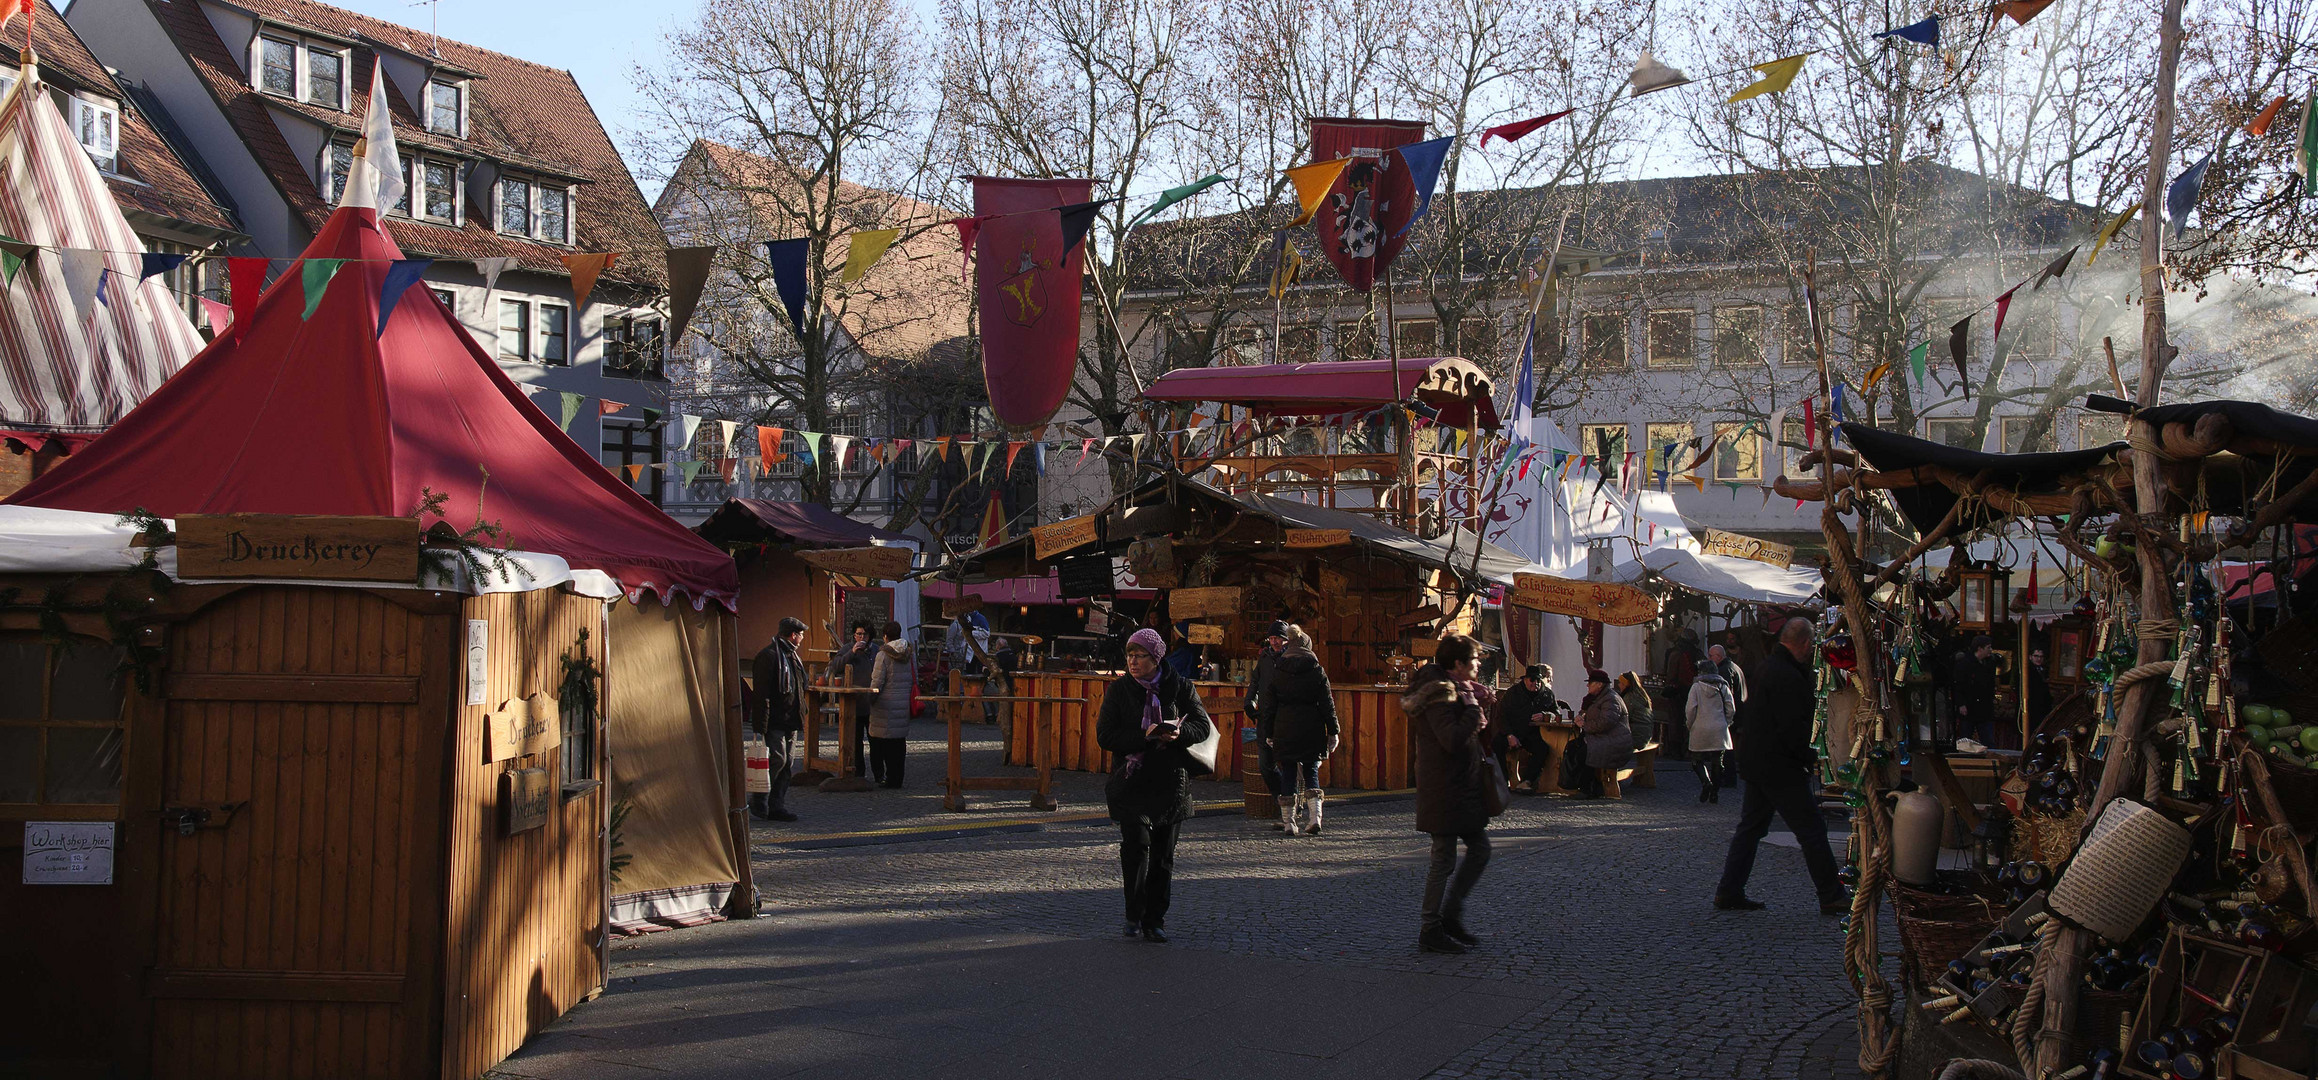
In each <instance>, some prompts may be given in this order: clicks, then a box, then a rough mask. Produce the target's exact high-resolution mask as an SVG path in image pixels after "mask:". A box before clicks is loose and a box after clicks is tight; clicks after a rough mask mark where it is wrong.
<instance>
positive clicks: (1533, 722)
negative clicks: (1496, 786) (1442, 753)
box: [1489, 664, 1560, 795]
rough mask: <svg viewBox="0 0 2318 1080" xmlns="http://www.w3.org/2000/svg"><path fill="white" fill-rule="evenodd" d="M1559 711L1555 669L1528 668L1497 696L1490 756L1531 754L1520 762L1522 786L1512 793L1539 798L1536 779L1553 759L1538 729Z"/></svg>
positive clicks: (1490, 737) (1542, 667)
mask: <svg viewBox="0 0 2318 1080" xmlns="http://www.w3.org/2000/svg"><path fill="white" fill-rule="evenodd" d="M1559 707H1560V706H1559V704H1558V703H1557V702H1555V701H1554V699H1553V669H1552V668H1551V667H1548V666H1546V665H1544V664H1531V665H1529V669H1528V670H1527V671H1524V672H1522V673H1521V681H1519V682H1516V683H1514V684H1513V685H1512V687H1510V688H1508V689H1507V690H1506V691H1505V692H1504V693H1503V694H1500V695H1498V696H1497V709H1496V711H1495V713H1494V714H1493V718H1492V720H1491V721H1490V724H1489V751H1490V753H1493V754H1495V755H1497V760H1499V761H1503V760H1505V752H1506V750H1507V749H1508V748H1509V747H1511V746H1515V745H1518V746H1520V747H1521V749H1523V750H1524V751H1527V752H1528V756H1527V757H1525V758H1523V759H1522V762H1521V783H1520V785H1519V786H1517V787H1515V788H1514V789H1513V790H1515V791H1517V792H1520V793H1522V794H1524V795H1535V794H1537V778H1538V777H1539V776H1541V775H1543V774H1544V773H1545V768H1546V764H1547V763H1548V762H1549V761H1550V760H1551V759H1552V757H1553V750H1552V749H1551V747H1549V746H1548V745H1547V744H1546V741H1545V736H1544V735H1543V734H1541V733H1540V732H1539V730H1538V725H1539V724H1545V723H1551V722H1552V721H1553V720H1554V719H1555V713H1556V711H1557V710H1558V709H1559Z"/></svg>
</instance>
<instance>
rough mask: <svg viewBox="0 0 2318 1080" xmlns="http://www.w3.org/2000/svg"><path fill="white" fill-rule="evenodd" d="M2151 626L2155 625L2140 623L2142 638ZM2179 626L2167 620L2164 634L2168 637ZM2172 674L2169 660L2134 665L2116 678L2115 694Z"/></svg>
mask: <svg viewBox="0 0 2318 1080" xmlns="http://www.w3.org/2000/svg"><path fill="white" fill-rule="evenodd" d="M2152 625H2155V624H2153V623H2151V622H2150V621H2148V620H2143V621H2142V623H2141V630H2142V633H2143V635H2144V636H2146V635H2147V634H2148V632H2149V628H2150V627H2151V626H2152ZM2180 625H2181V624H2179V623H2176V622H2174V621H2173V620H2171V619H2167V620H2165V621H2164V623H2163V626H2164V628H2165V629H2164V633H2166V634H2168V635H2170V634H2172V633H2173V631H2174V630H2176V629H2178V628H2179V627H2180ZM2172 673H2173V661H2171V660H2151V661H2150V662H2148V663H2146V664H2136V665H2134V666H2133V667H2132V668H2130V669H2128V670H2127V671H2126V672H2125V673H2124V674H2122V675H2119V676H2117V686H2116V692H2119V693H2122V692H2123V691H2124V689H2125V688H2126V687H2128V686H2131V685H2133V684H2134V683H2137V682H2140V681H2142V680H2144V679H2154V678H2156V677H2157V676H2159V675H2171V674H2172Z"/></svg>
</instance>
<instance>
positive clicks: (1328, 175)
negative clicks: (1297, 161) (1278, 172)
mask: <svg viewBox="0 0 2318 1080" xmlns="http://www.w3.org/2000/svg"><path fill="white" fill-rule="evenodd" d="M1351 164H1352V159H1351V158H1348V157H1346V158H1332V159H1330V160H1327V161H1315V162H1313V163H1311V164H1309V165H1298V166H1296V167H1295V168H1292V169H1289V170H1288V171H1287V177H1288V183H1289V184H1290V185H1292V186H1293V187H1294V188H1295V189H1296V203H1297V205H1299V206H1301V207H1302V208H1303V213H1300V214H1297V215H1296V219H1295V220H1294V221H1291V222H1289V223H1287V224H1286V225H1285V226H1282V227H1283V228H1288V229H1293V228H1296V227H1298V226H1300V225H1304V224H1306V223H1309V222H1310V221H1311V220H1312V218H1313V217H1314V216H1315V215H1317V214H1318V213H1319V212H1320V202H1321V200H1323V199H1325V198H1327V197H1328V189H1329V188H1331V187H1334V186H1336V178H1337V177H1339V176H1342V175H1344V170H1345V169H1346V168H1347V167H1349V166H1350V165H1351Z"/></svg>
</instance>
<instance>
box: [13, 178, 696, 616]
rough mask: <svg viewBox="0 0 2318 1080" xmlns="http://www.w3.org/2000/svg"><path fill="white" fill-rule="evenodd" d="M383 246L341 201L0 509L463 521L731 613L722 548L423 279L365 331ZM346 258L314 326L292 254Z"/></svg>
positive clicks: (626, 582) (386, 251) (384, 240)
mask: <svg viewBox="0 0 2318 1080" xmlns="http://www.w3.org/2000/svg"><path fill="white" fill-rule="evenodd" d="M401 257H402V252H401V251H400V250H399V249H398V248H396V247H395V244H394V241H393V240H392V239H389V238H388V237H387V236H386V234H385V233H383V232H382V231H380V229H379V227H378V218H377V212H376V211H374V210H369V209H362V208H354V207H348V208H342V209H340V210H339V211H337V213H335V214H333V215H332V216H331V218H330V220H329V222H328V223H327V224H325V225H324V226H323V228H322V231H321V233H320V234H319V235H317V236H315V238H314V242H313V243H312V244H311V245H309V246H308V247H307V249H306V252H305V254H304V255H303V256H302V257H301V258H300V261H299V262H297V263H295V264H293V265H292V266H291V267H290V268H289V270H288V271H287V272H285V273H284V274H283V275H282V276H281V278H280V279H279V280H277V281H276V282H275V283H274V285H273V287H272V288H269V289H267V290H266V293H265V295H264V296H263V297H261V298H260V299H259V301H258V306H257V310H256V312H255V313H254V314H253V315H251V316H250V317H249V325H248V326H247V327H241V326H238V325H237V326H236V327H234V329H235V330H238V331H241V333H239V334H232V333H229V334H227V335H226V336H224V337H221V338H219V339H218V340H217V341H215V342H213V343H211V345H210V346H209V348H207V349H205V350H203V351H202V352H201V354H200V355H199V356H196V357H195V358H194V359H193V362H192V363H190V364H188V365H187V366H186V367H185V369H184V370H183V371H182V372H180V373H178V374H177V375H176V376H175V377H174V378H171V379H170V380H169V381H168V382H167V383H165V384H163V385H162V387H161V388H160V390H158V391H156V392H155V393H154V394H153V395H152V396H151V397H150V398H148V399H146V401H145V402H144V404H142V405H139V406H138V407H137V408H136V409H135V410H133V411H131V412H130V413H129V414H128V415H127V416H125V417H123V418H122V419H121V420H120V421H119V422H118V423H117V424H115V425H114V426H113V428H112V430H110V431H108V432H106V433H105V434H104V435H103V436H102V437H100V438H98V439H97V440H96V441H95V442H94V443H91V444H90V445H89V446H88V448H87V449H85V450H82V451H81V452H80V453H78V454H75V455H73V456H72V457H71V458H69V459H67V460H66V461H64V462H63V463H61V464H59V465H58V466H57V467H56V468H55V469H54V470H53V471H51V472H49V473H47V474H45V475H43V476H41V477H40V478H39V479H36V480H34V481H33V482H32V483H31V485H29V486H27V487H25V488H24V489H23V490H21V491H19V492H17V493H16V494H15V495H13V496H11V497H10V498H9V499H8V500H6V501H7V502H10V503H20V504H23V505H27V506H45V507H51V508H54V509H59V510H85V511H94V512H98V513H121V512H124V511H128V510H132V509H136V508H139V507H142V508H144V509H146V510H149V511H151V512H153V513H155V514H158V515H160V516H162V517H175V516H176V515H179V514H223V513H252V514H360V515H378V516H394V517H407V516H409V515H411V514H412V513H413V512H414V511H415V510H416V509H417V507H418V505H419V502H420V500H421V498H422V493H423V492H427V491H432V492H434V493H437V494H442V495H447V496H449V501H448V502H447V503H446V504H445V505H444V506H443V508H442V510H443V513H444V514H445V515H446V518H445V520H447V521H448V522H449V523H450V524H452V525H454V526H465V525H467V524H470V523H472V522H473V521H475V520H476V518H477V517H478V516H480V517H481V518H482V519H483V520H486V521H495V522H498V523H499V524H500V525H501V526H503V527H504V528H505V529H506V536H505V537H504V538H503V542H504V543H505V545H506V546H507V547H509V548H511V549H515V550H522V551H529V552H538V553H542V554H548V555H555V556H558V557H561V558H562V559H564V560H565V561H566V562H568V563H570V564H571V566H572V567H573V569H577V570H600V571H602V572H604V573H605V574H608V575H610V576H611V577H612V578H613V579H615V580H617V581H618V582H619V583H620V584H621V586H622V587H624V588H625V589H627V590H628V591H629V592H630V593H631V595H633V594H636V593H637V592H639V591H641V590H651V591H654V592H658V593H660V594H661V596H662V597H663V599H666V598H667V597H668V596H669V595H671V593H672V592H674V591H682V592H688V593H690V594H692V596H693V597H694V598H695V604H698V603H701V602H704V601H705V600H706V599H709V598H714V599H717V600H719V601H722V602H724V603H727V604H730V603H731V602H732V599H733V596H734V593H735V591H736V590H737V589H738V587H739V576H738V574H737V572H736V571H735V570H734V567H733V563H732V560H731V558H730V557H729V556H727V555H726V554H725V553H724V552H722V551H719V550H717V549H716V548H714V547H712V546H710V545H709V544H708V543H707V542H706V541H703V540H701V539H700V538H699V537H696V536H694V535H693V534H692V533H691V532H689V531H687V530H686V529H685V528H684V527H683V526H680V525H678V524H677V523H676V522H675V520H674V519H671V518H669V517H668V516H667V515H666V514H663V513H661V511H660V509H659V508H658V507H655V506H653V505H652V504H651V503H650V502H648V501H646V500H645V499H644V498H643V497H642V496H640V495H638V494H636V493H635V492H634V491H633V490H631V489H630V488H628V487H627V486H626V485H625V484H622V483H620V482H619V481H618V480H616V479H615V478H613V476H612V475H611V473H610V472H608V471H606V470H605V468H604V467H603V466H602V465H601V464H599V463H598V462H597V461H596V459H595V458H594V457H593V456H592V455H590V454H589V453H588V452H587V451H586V450H584V449H582V448H581V447H580V446H579V445H578V444H577V443H574V442H573V441H572V440H571V438H570V437H569V436H566V435H565V434H564V433H563V432H562V431H561V430H558V429H557V427H556V425H555V422H554V421H552V420H550V419H548V417H547V416H546V415H545V414H544V413H542V412H540V411H539V409H538V408H537V407H536V406H534V405H532V404H531V402H530V400H529V399H528V398H526V397H524V395H523V392H522V391H521V390H519V389H517V388H516V385H515V383H514V382H513V381H511V380H509V379H508V378H507V376H506V375H505V374H504V373H502V372H501V371H500V370H499V365H498V364H497V363H495V362H493V361H492V360H491V358H490V357H489V356H488V355H487V354H485V353H484V351H483V350H482V348H481V347H479V346H478V345H476V344H475V341H474V339H473V338H470V337H468V336H467V332H466V330H465V329H463V328H462V327H460V325H459V324H458V322H457V321H456V320H455V319H453V318H452V317H451V315H450V313H449V312H447V311H445V310H444V309H443V307H442V305H441V304H440V303H438V302H437V301H436V300H435V298H434V296H433V295H432V294H431V293H430V292H429V291H428V290H427V289H426V288H425V287H424V286H423V284H422V283H417V282H414V283H412V286H411V287H410V288H409V289H407V290H405V292H404V295H403V296H402V297H401V300H400V302H399V303H398V304H396V305H395V306H394V308H393V314H392V317H391V318H390V320H389V321H388V323H387V326H386V332H385V334H384V335H378V334H376V333H375V330H376V328H377V326H378V313H379V308H380V304H381V297H380V295H379V293H380V290H381V288H382V287H383V286H384V283H385V279H386V276H387V273H388V271H389V270H390V269H391V268H392V267H393V265H394V260H397V259H400V258H401ZM320 259H344V260H348V261H347V262H346V263H345V264H344V265H343V266H342V267H340V269H339V270H338V273H337V275H336V276H335V277H333V278H331V279H330V281H329V284H328V286H327V288H326V289H325V291H324V294H323V297H322V302H321V305H320V306H319V307H318V308H316V309H315V311H314V314H313V317H312V318H309V319H301V318H300V315H301V313H302V312H303V311H304V309H305V306H306V303H305V301H306V297H305V288H304V285H303V277H304V270H305V267H306V260H320Z"/></svg>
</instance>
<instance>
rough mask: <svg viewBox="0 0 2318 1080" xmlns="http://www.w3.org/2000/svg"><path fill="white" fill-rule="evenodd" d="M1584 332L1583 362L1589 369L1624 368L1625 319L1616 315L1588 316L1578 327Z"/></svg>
mask: <svg viewBox="0 0 2318 1080" xmlns="http://www.w3.org/2000/svg"><path fill="white" fill-rule="evenodd" d="M1580 328H1581V329H1582V330H1583V331H1584V332H1585V362H1586V366H1587V367H1590V368H1622V367H1625V366H1626V317H1625V316H1624V315H1620V314H1616V313H1603V314H1595V315H1588V316H1586V317H1585V319H1584V321H1583V322H1582V323H1581V327H1580Z"/></svg>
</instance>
